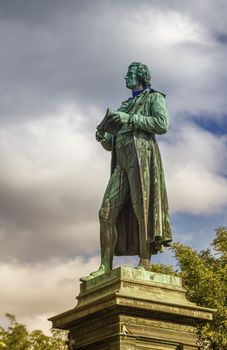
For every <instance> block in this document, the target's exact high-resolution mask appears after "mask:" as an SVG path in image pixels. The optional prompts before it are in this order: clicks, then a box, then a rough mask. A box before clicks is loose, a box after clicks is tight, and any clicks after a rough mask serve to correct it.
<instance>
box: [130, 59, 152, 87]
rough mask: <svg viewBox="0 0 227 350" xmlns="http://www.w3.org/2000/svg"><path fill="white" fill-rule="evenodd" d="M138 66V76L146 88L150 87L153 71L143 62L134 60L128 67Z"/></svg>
mask: <svg viewBox="0 0 227 350" xmlns="http://www.w3.org/2000/svg"><path fill="white" fill-rule="evenodd" d="M130 67H136V68H137V70H136V73H137V77H138V78H139V81H140V83H141V84H142V85H143V87H144V88H150V86H151V84H150V80H151V73H150V70H149V68H148V67H147V66H146V65H145V64H143V63H141V62H132V63H131V64H130V65H129V67H128V68H130Z"/></svg>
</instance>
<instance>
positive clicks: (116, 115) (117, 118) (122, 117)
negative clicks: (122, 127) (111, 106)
mask: <svg viewBox="0 0 227 350" xmlns="http://www.w3.org/2000/svg"><path fill="white" fill-rule="evenodd" d="M129 118H130V115H129V114H127V113H125V112H118V111H116V112H115V111H113V112H112V120H113V121H114V122H115V123H116V124H126V123H128V121H129Z"/></svg>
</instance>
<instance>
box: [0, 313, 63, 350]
mask: <svg viewBox="0 0 227 350" xmlns="http://www.w3.org/2000/svg"><path fill="white" fill-rule="evenodd" d="M6 317H7V319H8V321H9V326H8V327H7V328H3V327H0V350H67V349H68V348H67V346H66V338H67V336H66V332H63V331H58V330H52V335H51V336H47V335H45V334H44V333H43V332H42V331H41V330H35V331H32V332H30V333H29V332H28V330H27V329H26V327H25V325H23V324H20V323H18V322H17V320H16V317H15V316H14V315H11V314H6Z"/></svg>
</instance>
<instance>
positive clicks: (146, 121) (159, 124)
mask: <svg viewBox="0 0 227 350" xmlns="http://www.w3.org/2000/svg"><path fill="white" fill-rule="evenodd" d="M149 114H150V115H146V116H145V115H141V114H131V116H130V120H129V124H130V125H131V126H132V127H133V128H134V129H142V130H145V131H147V132H150V133H153V134H164V133H165V132H167V130H168V127H169V116H168V111H167V107H166V101H165V97H164V96H163V95H162V94H160V93H159V92H154V93H152V94H151V98H150V108H149Z"/></svg>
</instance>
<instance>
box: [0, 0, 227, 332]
mask: <svg viewBox="0 0 227 350" xmlns="http://www.w3.org/2000/svg"><path fill="white" fill-rule="evenodd" d="M226 18H227V2H226V1H225V0H200V1H197V0H191V1H179V0H171V1H170V0H169V1H168V0H163V1H160V0H157V1H156V0H147V1H145V0H140V1H134V0H130V1H129V0H125V1H122V0H121V1H120V0H114V1H110V0H109V1H108V0H90V1H88V0H65V1H61V0H39V1H37V0H7V1H4V0H0V45H1V51H0V72H1V84H0V164H1V168H0V169H1V170H0V276H1V288H0V302H1V304H0V321H1V324H2V322H3V319H2V317H3V314H4V313H5V312H11V313H14V314H16V315H17V317H18V319H19V320H20V321H22V322H25V323H26V325H28V327H29V328H30V329H33V328H40V327H41V328H42V329H44V330H47V329H48V328H49V327H50V323H48V322H47V321H46V319H47V318H48V317H50V316H52V315H55V314H57V313H60V312H63V311H65V310H67V309H69V308H72V307H74V306H75V297H76V295H77V294H78V290H79V277H80V276H81V275H85V274H88V273H89V272H91V271H92V270H94V269H96V268H97V267H98V264H99V225H98V216H97V213H98V210H99V207H100V204H101V200H102V196H103V192H104V190H105V187H106V184H107V181H108V177H109V166H110V154H109V153H108V152H105V151H104V150H103V149H101V147H100V145H99V144H98V143H97V142H96V141H95V138H94V133H95V128H96V125H97V124H98V123H99V122H100V121H101V119H102V117H103V115H104V113H105V110H106V108H107V107H111V108H117V107H118V106H119V105H120V103H121V101H123V100H124V99H126V98H128V96H129V94H130V91H128V90H127V89H126V88H125V82H124V79H123V77H124V74H125V72H126V70H127V67H128V65H129V63H131V62H132V61H141V62H144V63H145V64H147V65H148V66H149V67H150V68H151V72H152V86H153V88H155V89H157V90H161V91H163V92H165V93H166V95H167V104H168V109H169V113H170V118H171V126H170V129H169V132H168V133H167V134H165V135H163V136H160V137H159V145H160V149H161V152H162V157H163V163H164V168H165V173H166V183H167V189H168V195H169V203H170V209H171V219H172V227H173V232H174V239H175V240H176V241H181V242H183V243H184V244H187V245H190V246H193V247H195V248H197V249H204V248H206V247H207V246H208V244H209V242H210V241H211V240H212V239H213V237H214V229H215V228H217V227H218V226H226V225H227V217H226V208H227V190H226V188H227V98H226V89H227V67H226V66H227V63H226V62H227V60H226V56H227V29H226V28H227V27H226ZM126 260H127V259H126ZM153 261H156V262H158V261H159V262H160V261H162V262H165V263H174V260H173V259H172V257H171V254H170V252H168V251H167V252H166V253H163V254H160V255H158V256H156V257H155V258H154V259H153ZM123 262H124V263H125V260H124V261H123ZM119 263H122V261H120V260H119V259H118V260H115V266H117V264H119ZM127 263H128V264H129V265H133V264H135V263H137V259H136V258H135V259H128V261H127Z"/></svg>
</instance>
